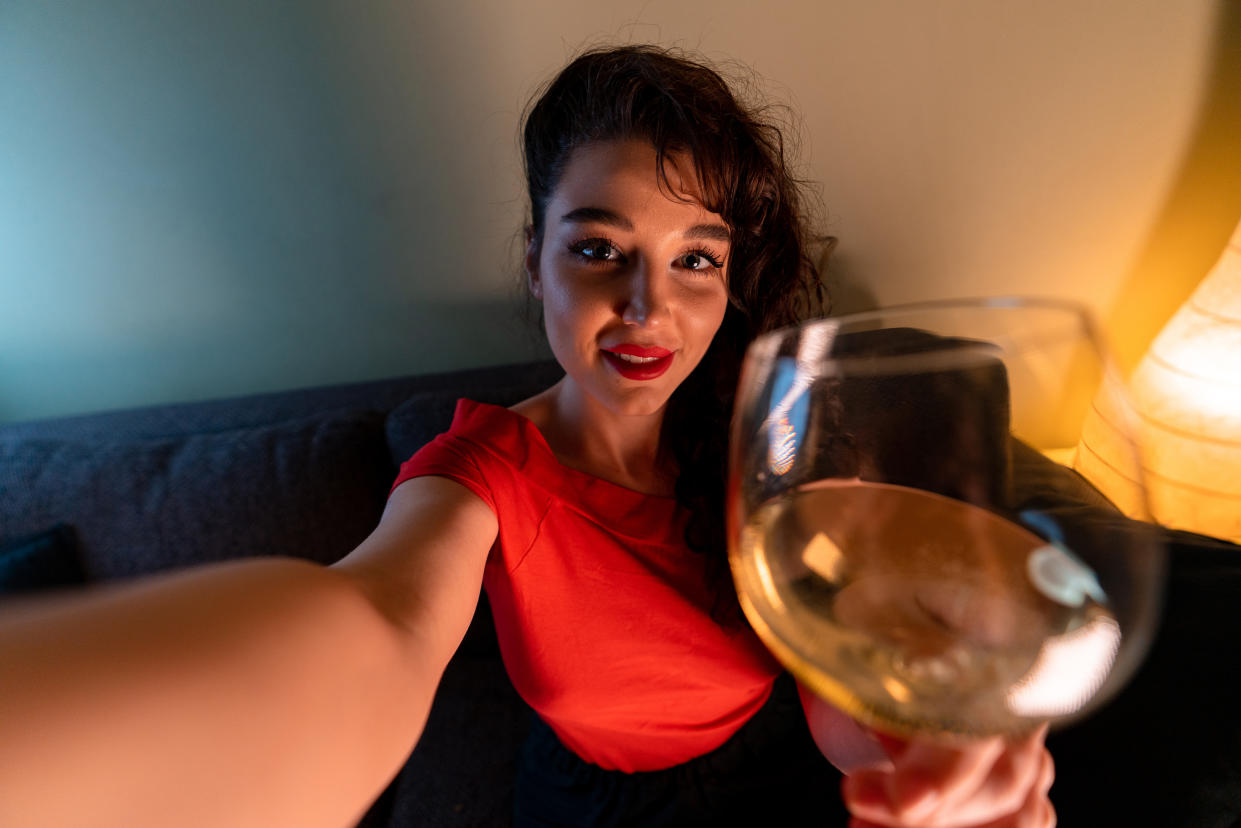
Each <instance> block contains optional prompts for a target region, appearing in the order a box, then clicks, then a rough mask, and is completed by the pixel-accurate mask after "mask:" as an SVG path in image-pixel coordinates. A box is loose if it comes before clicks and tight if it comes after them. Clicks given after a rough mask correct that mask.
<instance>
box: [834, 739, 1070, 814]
mask: <svg viewBox="0 0 1241 828" xmlns="http://www.w3.org/2000/svg"><path fill="white" fill-rule="evenodd" d="M1046 733H1047V729H1046V727H1043V728H1041V729H1039V730H1038V731H1036V732H1035V733H1033V734H1031V735H1030V736H1028V737H1026V738H1024V739H1021V740H1019V741H1009V740H1005V739H1002V738H999V737H994V738H990V739H980V740H978V741H973V742H962V743H955V744H954V743H944V742H936V741H931V740H918V739H915V740H912V741H905V740H902V739H897V738H895V737H891V736H887V735H884V734H879V733H876V734H874V735H875V736H876V738H877V739H878V740H879V741H880V743H881V744H882V745H883V748H884V750H885V752H886V753H887V754H888V756H889V757H890V758H891V767H875V766H872V767H868V768H863V769H859V770H857V771H855V772H853V773H851V774H850V775H848V776H846V777H845V781H844V800H845V805H846V806H848V808H849V811H850V813H852V814H853V820H852V821H851V822H850V823H849V826H850V828H872V826H884V828H895V827H896V826H900V828H915V826H917V828H1049V826H1053V825H1055V824H1056V814H1055V811H1054V810H1053V809H1052V807H1051V802H1050V800H1049V799H1048V797H1047V791H1048V790H1049V789H1050V788H1051V783H1052V779H1053V777H1054V770H1053V767H1052V761H1051V754H1050V753H1048V751H1047V748H1046V747H1044V745H1043V739H1044V737H1045V736H1046ZM885 764H886V763H885Z"/></svg>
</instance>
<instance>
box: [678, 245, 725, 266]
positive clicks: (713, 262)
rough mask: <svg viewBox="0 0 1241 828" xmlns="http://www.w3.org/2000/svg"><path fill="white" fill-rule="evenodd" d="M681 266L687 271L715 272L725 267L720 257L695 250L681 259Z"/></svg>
mask: <svg viewBox="0 0 1241 828" xmlns="http://www.w3.org/2000/svg"><path fill="white" fill-rule="evenodd" d="M680 265H681V267H683V268H686V269H687V270H714V269H718V268H720V267H723V266H724V265H723V262H721V261H720V260H719V258H718V257H716V256H714V255H712V254H710V253H707V252H706V251H705V250H695V251H692V252H690V253H686V254H685V255H684V256H682V257H681V261H680Z"/></svg>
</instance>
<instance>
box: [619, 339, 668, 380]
mask: <svg viewBox="0 0 1241 828" xmlns="http://www.w3.org/2000/svg"><path fill="white" fill-rule="evenodd" d="M672 355H673V352H672V351H669V350H668V349H667V348H658V347H647V346H643V345H628V344H626V345H613V346H612V347H609V348H605V349H604V350H603V356H604V358H605V359H606V360H607V362H608V364H609V365H611V366H612V367H613V368H615V369H616V372H617V373H618V374H620V375H621V376H622V377H624V378H625V379H631V380H653V379H655V378H657V377H660V376H662V375H663V373H664V372H665V371H667V370H668V369H669V368H671V367H672Z"/></svg>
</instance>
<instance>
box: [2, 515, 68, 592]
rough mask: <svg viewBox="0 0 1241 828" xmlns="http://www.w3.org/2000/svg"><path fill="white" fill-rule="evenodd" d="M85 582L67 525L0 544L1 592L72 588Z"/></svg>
mask: <svg viewBox="0 0 1241 828" xmlns="http://www.w3.org/2000/svg"><path fill="white" fill-rule="evenodd" d="M85 579H86V573H85V572H83V571H82V559H81V557H80V553H79V551H78V544H77V539H76V538H75V537H74V534H73V528H72V527H70V526H66V525H64V524H60V525H57V526H53V527H52V528H51V529H47V530H45V531H42V532H38V533H36V534H33V535H28V536H26V537H22V538H14V539H12V540H8V541H5V542H3V543H0V593H5V592H31V591H34V590H42V589H50V588H53V587H62V586H72V585H75V584H80V583H82V582H83V581H84V580H85Z"/></svg>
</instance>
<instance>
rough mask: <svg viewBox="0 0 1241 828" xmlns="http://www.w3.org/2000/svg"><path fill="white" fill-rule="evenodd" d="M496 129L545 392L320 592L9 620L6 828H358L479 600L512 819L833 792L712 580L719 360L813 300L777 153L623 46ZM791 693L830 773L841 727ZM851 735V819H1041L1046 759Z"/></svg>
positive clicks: (100, 603)
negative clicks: (68, 788)
mask: <svg viewBox="0 0 1241 828" xmlns="http://www.w3.org/2000/svg"><path fill="white" fill-rule="evenodd" d="M524 135H525V161H526V172H527V180H528V185H529V193H530V201H531V224H530V227H529V229H528V232H527V249H526V255H525V267H526V272H527V276H528V279H529V286H530V291H531V293H532V295H533V296H534V297H535V299H536V300H537V301H539V302H540V303H541V305H542V310H543V319H544V324H545V326H546V330H547V335H548V339H549V342H550V344H551V347H552V350H553V352H554V353H555V355H556V358H557V360H558V361H559V362H560V364H561V365H562V366H563V368H564V369H565V377H564V379H563V380H561V381H560V382H559V383H557V384H556V385H555V386H553V387H552V388H550V389H548V390H546V391H545V392H543V393H541V394H538V395H536V396H535V397H533V398H531V399H528V400H526V401H524V402H522V403H519V404H518V405H516V406H514V407H513V409H512V410H506V409H499V408H495V407H493V406H483V405H477V404H472V403H468V402H463V403H462V404H461V406H459V408H458V412H457V416H456V418H455V420H454V423H453V427H452V429H451V430H450V432H449V433H448V434H446V435H442V436H441V437H440V438H438V439H437V440H436V441H434V442H433V443H432V444H430V445H429V446H427V447H426V448H424V449H423V450H422V451H420V452H418V453H417V454H416V455H415V457H414V458H412V459H411V460H410V462H408V463H407V464H406V465H405V466H403V468H402V471H401V474H400V476H399V478H398V480H397V484H396V485H395V486H394V488H393V491H392V494H391V496H390V499H389V503H388V506H387V509H386V510H385V513H384V516H383V518H382V520H381V522H380V525H379V526H378V527H377V528H376V529H375V531H374V532H373V534H372V535H371V536H370V537H369V538H367V540H366V541H364V542H363V543H362V544H361V545H360V546H359V547H358V549H356V550H355V551H354V552H352V553H351V554H350V555H348V556H347V557H346V558H344V559H343V560H342V561H341V562H340V563H338V564H337V565H335V566H334V567H332V568H330V569H323V568H318V567H315V566H312V565H310V564H306V563H303V562H297V561H287V560H260V561H249V562H243V563H235V564H231V565H228V566H223V567H216V568H212V569H207V570H201V571H197V572H191V573H184V574H181V575H177V576H172V577H169V578H163V579H159V580H154V581H150V582H146V583H143V584H138V585H135V586H133V587H130V588H128V589H125V590H122V591H117V592H111V593H108V594H105V595H103V596H96V597H92V598H89V599H87V600H86V601H84V602H83V601H79V602H74V603H71V604H67V605H59V606H48V605H41V606H37V607H34V608H31V609H29V610H28V611H27V612H26V613H25V614H24V615H23V616H22V617H20V618H17V619H15V620H13V621H11V622H10V623H9V624H8V626H6V627H4V628H3V630H2V631H0V658H3V659H4V663H9V664H14V663H31V664H34V663H39V662H42V663H43V664H44V665H46V666H45V667H43V668H41V669H40V670H39V671H37V672H36V673H35V674H34V677H33V678H31V677H23V678H18V679H15V680H11V681H10V680H9V679H7V678H6V681H8V684H9V686H7V687H6V688H5V691H4V692H5V693H6V695H7V696H8V697H9V699H10V700H11V706H10V707H9V709H12V710H21V711H23V712H24V715H23V716H22V717H21V721H20V722H19V723H17V724H13V723H12V719H13V718H16V717H9V719H10V721H9V722H8V723H6V726H5V732H4V733H2V734H0V736H3V742H0V744H4V748H3V749H0V780H5V782H4V786H5V787H4V791H3V793H4V797H3V800H4V801H3V802H0V822H3V823H4V824H14V825H20V824H26V823H35V822H39V823H42V822H46V823H49V824H51V823H54V822H56V821H62V822H66V823H72V822H80V821H82V820H83V819H87V820H88V821H90V822H92V823H95V824H113V823H116V824H121V823H124V824H129V825H135V824H153V825H154V824H170V823H178V824H184V823H185V822H186V821H187V820H186V818H185V815H186V814H187V813H188V814H192V815H193V817H194V820H193V821H200V822H202V823H203V824H212V823H214V824H229V825H240V824H255V825H272V824H290V825H293V824H296V825H319V824H322V825H338V824H343V823H345V822H347V821H348V820H349V819H351V818H356V817H357V816H358V815H360V813H361V812H362V810H363V809H364V808H365V806H366V804H367V802H369V800H370V799H371V798H373V797H374V796H375V795H376V794H377V793H378V792H379V790H380V789H381V788H382V787H383V785H384V784H385V782H386V781H387V779H389V778H390V777H391V775H392V774H393V773H395V771H396V770H397V769H398V767H399V766H400V763H401V761H402V760H403V758H404V756H405V755H407V753H408V751H409V749H410V747H411V746H412V745H413V744H414V742H415V741H416V740H417V737H418V734H419V733H420V731H421V728H422V726H423V723H424V722H425V719H426V716H427V712H428V710H429V707H430V703H431V699H432V696H433V694H434V691H435V686H436V684H437V683H438V681H439V678H440V676H441V674H442V672H443V669H444V667H445V665H446V664H447V662H448V659H449V658H450V657H451V655H452V653H453V651H454V650H455V648H456V647H457V645H458V644H459V643H460V640H461V637H462V635H463V634H464V632H465V629H466V627H467V625H468V623H469V620H470V618H471V616H472V614H473V611H474V606H475V600H476V596H477V594H478V589H479V585H480V584H484V585H485V586H486V588H487V590H488V594H489V597H490V599H491V602H492V607H493V611H494V613H495V616H496V624H497V633H498V636H499V639H500V642H501V647H502V651H503V654H504V657H505V662H506V666H507V667H508V670H509V672H510V675H511V677H512V678H513V680H514V684H515V686H516V687H517V689H518V690H519V692H521V693H522V695H523V696H524V697H525V698H526V700H527V701H528V702H529V703H530V704H531V706H532V707H533V708H534V709H535V711H536V712H537V713H538V714H539V716H538V720H537V721H536V722H535V726H534V728H533V733H532V738H531V742H530V744H529V745H528V746H527V749H526V751H525V752H524V754H523V763H522V769H521V773H520V777H519V780H518V787H517V813H516V817H517V821H518V822H519V823H521V824H583V823H585V824H590V823H611V824H655V823H659V822H663V823H664V824H692V823H697V822H705V821H708V820H711V821H719V820H722V819H723V820H728V819H729V818H730V817H735V816H736V815H737V813H738V809H742V810H744V809H748V808H754V806H755V803H760V804H761V805H762V807H761V808H759V809H757V810H756V813H758V814H769V813H771V811H770V808H771V807H772V806H773V805H777V804H778V805H788V806H789V807H788V809H787V810H788V811H789V815H792V814H794V813H795V812H796V810H797V809H796V807H795V804H796V803H797V802H798V801H800V795H801V794H803V793H805V792H806V791H807V790H812V789H813V787H814V786H816V785H824V784H832V783H831V782H830V777H828V776H826V775H824V774H823V767H822V765H821V764H820V763H818V761H817V760H816V759H815V758H813V757H811V756H809V755H808V753H807V751H806V750H805V749H804V748H805V746H806V745H808V744H809V740H808V738H807V735H808V732H807V729H806V727H805V725H804V724H803V723H802V722H803V719H802V718H801V717H800V716H798V717H797V718H796V719H795V720H794V719H791V717H790V716H788V715H786V710H787V709H788V708H789V707H790V699H791V698H792V697H791V696H790V695H788V693H787V687H788V683H787V679H781V680H780V681H779V682H777V674H778V673H779V669H778V667H777V666H776V664H775V663H774V662H773V661H772V659H771V658H770V656H768V655H767V654H766V652H765V651H764V650H763V648H762V647H761V645H759V643H758V641H757V639H756V638H755V637H754V636H753V634H752V633H751V632H750V631H749V630H748V629H747V628H746V627H745V625H744V622H743V621H742V619H741V618H740V616H739V613H738V612H737V608H736V604H735V599H734V598H733V595H732V592H731V590H730V587H729V582H728V579H727V570H726V566H725V561H724V557H723V554H724V553H723V549H724V546H723V539H722V529H721V527H722V517H721V515H722V481H723V468H724V465H723V459H722V457H723V454H722V452H723V447H724V429H725V425H726V423H727V421H728V417H729V415H730V408H731V393H732V392H731V389H732V387H733V385H734V384H735V382H736V373H737V366H738V363H739V360H740V356H741V354H742V353H743V351H744V348H745V346H746V344H747V343H748V342H749V341H750V340H751V339H752V338H753V337H754V336H755V335H756V334H758V333H760V332H762V331H764V330H768V329H771V328H773V327H777V326H780V325H783V324H787V323H790V322H792V321H794V320H795V319H796V318H797V314H798V310H799V308H800V307H803V306H805V307H809V308H811V309H813V308H814V306H815V300H816V299H817V298H818V294H817V284H818V283H817V274H816V273H815V272H814V268H813V266H812V265H811V264H810V263H809V260H808V259H807V257H806V255H805V234H804V229H803V227H802V225H801V212H800V208H799V201H798V197H797V188H796V186H795V183H794V182H793V180H792V179H791V178H790V176H789V174H788V172H787V170H786V168H785V163H784V159H783V154H782V146H781V139H780V133H779V132H778V130H776V129H775V128H774V127H771V126H768V125H765V124H763V123H762V122H761V121H759V120H758V118H757V116H756V115H754V114H753V113H751V112H749V111H747V110H746V109H744V108H743V107H741V106H740V105H739V104H738V103H737V102H736V101H735V99H734V97H733V95H732V93H731V92H730V91H729V89H728V86H727V85H726V84H725V83H724V81H723V80H721V79H720V77H719V76H718V75H717V74H716V73H714V72H713V71H712V70H710V69H709V68H707V67H705V66H703V65H700V64H697V63H695V62H693V61H690V60H686V59H684V58H681V57H679V56H676V55H673V54H670V53H667V52H664V51H661V50H658V49H654V48H649V47H631V48H622V49H614V50H600V51H596V52H591V53H587V54H585V55H582V56H581V57H579V58H578V59H576V60H575V61H573V62H572V63H571V64H570V65H569V66H568V67H567V68H566V69H565V70H564V71H563V72H562V73H561V75H560V76H559V77H558V78H557V79H556V80H555V81H554V82H553V83H552V84H551V85H550V87H549V88H548V89H547V90H546V91H545V92H544V94H543V95H542V97H541V98H540V100H539V101H538V103H537V104H536V105H535V106H534V107H533V108H532V109H531V111H530V113H529V115H528V118H527V122H526V126H525V132H524ZM152 619H155V620H154V622H153V620H152ZM153 631H154V632H153ZM49 654H50V655H49ZM773 683H775V684H776V685H777V689H776V690H774V691H773V689H772V688H773ZM84 687H86V688H90V690H89V692H81V688H84ZM66 688H69V689H66ZM135 688H140V689H145V690H146V692H135ZM803 695H804V699H805V704H806V711H805V713H806V717H805V720H804V721H809V722H810V731H811V732H813V736H814V738H815V740H816V741H817V742H818V743H819V744H820V745H822V746H824V747H825V748H826V749H827V750H828V751H829V752H830V751H832V750H833V749H834V748H835V747H837V746H838V743H839V741H840V737H841V734H842V733H844V732H845V731H844V730H842V729H841V728H840V727H839V722H840V716H839V714H835V713H834V712H833V711H832V710H831V709H830V708H827V707H826V706H824V705H822V703H820V702H817V701H816V700H815V699H814V698H813V697H810V696H809V695H805V694H803ZM51 711H56V713H55V715H53V714H52V712H51ZM790 722H792V724H790ZM138 723H141V724H142V725H144V726H142V727H136V726H135V725H136V724H138ZM878 739H879V740H880V742H881V743H882V745H883V746H884V748H885V751H886V752H887V754H888V758H887V759H885V760H884V761H882V762H879V763H877V764H876V765H874V766H872V767H867V768H860V769H856V770H855V772H853V773H851V774H850V776H849V777H848V778H847V779H846V781H845V783H844V789H843V790H844V800H845V803H846V805H847V806H848V807H849V809H850V810H851V811H852V812H853V814H854V816H855V817H856V819H855V822H854V823H853V824H855V825H870V824H879V825H937V826H940V825H988V826H1017V825H1047V824H1051V822H1052V821H1053V819H1054V817H1053V816H1052V814H1051V809H1050V805H1049V804H1048V802H1047V797H1046V793H1047V788H1048V787H1049V785H1050V782H1051V765H1050V759H1049V757H1048V755H1047V753H1046V751H1045V750H1044V749H1043V747H1042V738H1041V734H1040V735H1039V736H1037V737H1034V738H1031V739H1029V740H1026V741H1025V742H1022V743H1020V744H1009V743H1006V742H1003V741H1001V740H998V739H997V740H990V741H983V742H979V743H974V744H970V745H964V746H956V747H946V746H941V745H938V744H936V743H934V742H930V741H928V742H921V741H916V742H912V743H906V742H902V741H899V740H896V739H892V738H889V737H886V736H879V737H878ZM118 740H120V741H121V742H122V746H121V747H119V748H118V747H117V743H118ZM187 765H188V766H192V768H193V771H192V772H191V773H188V774H187V772H186V769H187ZM49 768H55V771H56V772H55V775H54V776H53V775H52V773H51V772H50V770H49ZM104 768H106V769H107V771H108V773H107V774H104V773H101V770H102V769H104ZM70 774H71V775H72V778H74V779H76V780H78V783H77V785H76V786H75V794H76V796H75V798H74V800H73V801H72V802H71V803H69V804H68V805H63V806H55V807H63V808H64V810H63V811H60V812H57V813H54V814H53V813H50V812H49V808H50V807H53V806H49V805H48V802H47V797H46V794H45V793H44V792H45V791H46V787H47V785H48V783H49V780H52V779H60V778H65V776H66V775H70ZM315 777H319V778H322V779H323V782H322V783H321V784H318V785H314V786H310V787H309V788H308V786H306V785H305V783H304V780H306V779H307V778H315ZM187 779H189V780H190V781H191V782H195V781H196V782H198V783H199V784H198V785H197V786H196V787H195V788H194V789H192V790H187V789H186V787H185V784H186V782H185V780H187ZM118 782H120V783H123V784H118ZM747 784H748V787H747ZM82 788H85V790H82ZM10 791H12V792H13V796H12V797H9V796H8V794H9V793H10ZM808 801H813V800H808ZM802 815H803V816H806V817H807V818H809V819H812V820H813V819H815V818H816V817H817V818H818V821H819V824H821V823H822V817H823V815H822V814H815V813H814V812H813V811H811V812H809V813H803V814H802ZM780 818H781V819H784V815H781V817H780Z"/></svg>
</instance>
